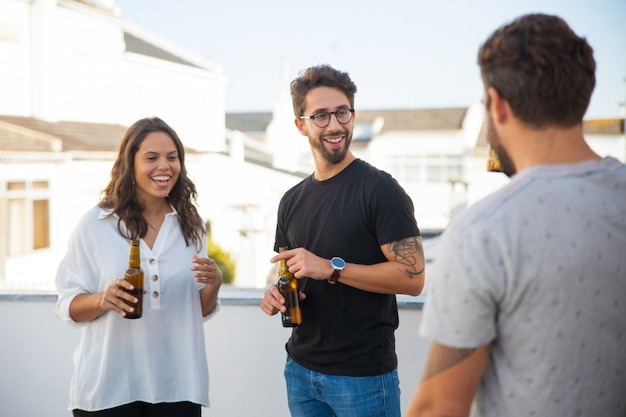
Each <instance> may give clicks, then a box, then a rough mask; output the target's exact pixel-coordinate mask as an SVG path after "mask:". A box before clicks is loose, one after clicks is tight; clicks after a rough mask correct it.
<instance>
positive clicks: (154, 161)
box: [135, 132, 180, 204]
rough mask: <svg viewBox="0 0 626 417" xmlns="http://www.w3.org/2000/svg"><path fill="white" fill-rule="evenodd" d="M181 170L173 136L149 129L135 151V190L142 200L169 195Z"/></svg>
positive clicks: (151, 199) (147, 200)
mask: <svg viewBox="0 0 626 417" xmlns="http://www.w3.org/2000/svg"><path fill="white" fill-rule="evenodd" d="M179 174H180V159H179V155H178V149H177V148H176V144H175V143H174V140H173V139H172V138H171V137H170V136H169V135H168V134H167V133H165V132H151V133H148V135H147V136H146V137H145V139H144V140H143V142H141V145H140V146H139V150H138V151H137V153H136V154H135V187H136V188H135V193H136V195H137V198H138V199H139V200H140V201H141V202H143V203H144V204H149V203H150V202H151V201H153V200H157V199H164V198H165V197H167V196H168V194H169V193H170V191H171V190H172V188H174V184H176V181H178V175H179Z"/></svg>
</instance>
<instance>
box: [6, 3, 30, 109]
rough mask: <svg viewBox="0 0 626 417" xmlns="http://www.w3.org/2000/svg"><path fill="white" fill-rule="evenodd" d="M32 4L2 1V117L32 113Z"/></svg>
mask: <svg viewBox="0 0 626 417" xmlns="http://www.w3.org/2000/svg"><path fill="white" fill-rule="evenodd" d="M28 21H29V2H27V1H15V0H0V59H1V62H2V65H0V91H1V92H2V94H1V96H0V113H1V114H18V115H23V114H27V113H28V112H29V111H30V107H31V105H30V103H31V86H30V71H29V70H28V68H30V55H29V48H28V45H29V44H30V33H29V31H28V27H29V25H28Z"/></svg>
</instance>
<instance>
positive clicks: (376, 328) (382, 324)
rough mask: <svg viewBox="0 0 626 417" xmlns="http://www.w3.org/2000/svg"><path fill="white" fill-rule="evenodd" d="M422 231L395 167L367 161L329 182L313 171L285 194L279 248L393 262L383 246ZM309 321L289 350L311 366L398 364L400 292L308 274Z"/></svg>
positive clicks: (366, 368) (349, 372)
mask: <svg viewBox="0 0 626 417" xmlns="http://www.w3.org/2000/svg"><path fill="white" fill-rule="evenodd" d="M411 236H419V229H418V227H417V223H416V221H415V215H414V207H413V203H412V202H411V199H410V198H409V196H408V195H407V194H406V193H405V191H404V190H403V189H402V187H401V186H400V185H399V184H398V182H397V181H396V180H395V179H393V178H392V177H391V176H390V175H389V174H388V173H386V172H384V171H380V170H378V169H376V168H374V167H373V166H371V165H369V164H368V163H366V162H364V161H362V160H359V159H357V160H355V161H354V162H352V163H351V164H350V165H349V166H348V167H346V169H344V170H343V171H341V172H340V173H339V174H337V175H336V176H334V177H332V178H330V179H328V180H326V181H316V180H315V179H313V176H310V177H308V178H306V179H305V180H303V181H302V182H300V183H299V184H298V185H296V186H295V187H293V188H292V189H290V190H289V191H288V192H287V193H285V195H284V196H283V198H282V200H281V202H280V205H279V208H278V222H277V228H276V241H275V248H274V249H275V250H276V251H277V250H278V247H279V246H288V247H289V248H290V249H293V248H298V247H303V248H305V249H307V250H309V251H311V252H313V253H314V254H316V255H318V256H321V257H324V258H328V259H330V258H332V257H333V256H339V257H341V258H343V259H344V260H345V261H346V262H348V263H355V264H363V265H372V264H376V263H380V262H386V261H387V259H386V258H385V257H384V255H383V253H382V251H381V250H380V246H382V245H384V244H386V243H390V242H395V241H399V240H402V239H405V238H407V237H411ZM299 282H300V290H301V291H303V292H304V293H306V295H307V298H306V299H304V300H302V301H301V304H300V305H301V308H302V318H303V323H302V325H300V327H297V328H294V329H293V331H292V335H291V337H290V339H289V341H288V342H287V346H286V348H287V352H288V353H289V355H290V356H291V357H292V359H293V360H294V361H296V362H297V363H299V364H300V365H302V366H305V367H306V368H308V369H311V370H314V371H317V372H322V373H325V374H330V375H346V376H371V375H380V374H382V373H386V372H389V371H391V370H393V369H394V368H395V367H396V366H397V362H398V361H397V357H396V353H395V337H394V331H395V329H396V328H397V327H398V307H397V304H396V297H395V295H393V294H391V295H389V294H377V293H372V292H368V291H363V290H359V289H356V288H354V287H351V286H348V285H344V284H342V283H341V278H340V279H339V281H338V282H337V283H336V284H335V285H332V284H330V283H328V282H327V281H325V280H321V281H320V280H313V279H307V278H305V279H301V280H300V281H299Z"/></svg>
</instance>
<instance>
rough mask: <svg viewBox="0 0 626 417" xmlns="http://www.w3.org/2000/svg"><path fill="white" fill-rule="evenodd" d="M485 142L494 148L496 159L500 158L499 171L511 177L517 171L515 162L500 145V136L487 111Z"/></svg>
mask: <svg viewBox="0 0 626 417" xmlns="http://www.w3.org/2000/svg"><path fill="white" fill-rule="evenodd" d="M486 123H487V143H489V145H490V146H491V148H492V149H493V150H494V152H495V153H496V155H498V159H499V160H500V171H501V172H502V173H504V174H505V175H506V176H507V177H511V176H513V175H515V174H516V173H517V170H516V169H515V164H513V161H512V160H511V157H510V156H509V154H508V152H507V151H506V150H505V149H504V147H503V146H502V143H501V141H500V136H499V135H498V132H496V129H495V128H494V127H493V121H492V119H491V115H490V114H489V112H487V119H486Z"/></svg>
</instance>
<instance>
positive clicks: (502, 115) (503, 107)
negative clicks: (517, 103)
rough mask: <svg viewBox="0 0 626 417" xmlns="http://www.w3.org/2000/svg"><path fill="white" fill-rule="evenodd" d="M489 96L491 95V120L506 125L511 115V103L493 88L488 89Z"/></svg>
mask: <svg viewBox="0 0 626 417" xmlns="http://www.w3.org/2000/svg"><path fill="white" fill-rule="evenodd" d="M487 95H489V101H490V102H491V106H489V109H488V111H489V112H490V113H491V118H492V119H493V121H494V122H497V123H498V124H502V123H504V122H505V121H506V120H507V119H508V117H509V116H510V113H511V107H509V102H508V101H506V99H505V98H504V97H502V95H500V93H499V92H498V90H496V89H495V88H493V87H489V88H488V89H487Z"/></svg>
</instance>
